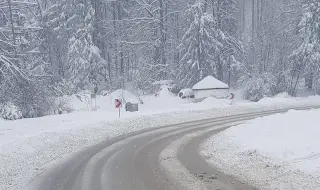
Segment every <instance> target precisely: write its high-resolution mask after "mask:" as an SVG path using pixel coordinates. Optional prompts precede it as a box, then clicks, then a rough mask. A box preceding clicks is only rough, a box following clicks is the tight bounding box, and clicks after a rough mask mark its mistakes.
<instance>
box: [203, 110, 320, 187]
mask: <svg viewBox="0 0 320 190" xmlns="http://www.w3.org/2000/svg"><path fill="white" fill-rule="evenodd" d="M319 123H320V110H319V109H318V110H309V111H296V110H290V111H289V112H287V113H285V114H276V115H272V116H267V117H262V118H257V119H254V120H251V121H247V122H246V123H244V124H241V125H239V126H235V127H232V128H230V129H227V130H225V131H223V132H221V133H220V134H218V135H216V136H214V137H212V138H211V139H208V141H206V142H205V143H204V144H203V145H202V147H201V150H200V152H201V154H202V155H203V156H204V157H205V158H206V159H208V161H209V162H210V163H211V164H213V165H215V166H217V167H219V168H221V169H223V170H224V171H226V172H227V173H228V174H232V175H236V176H238V177H239V178H240V179H241V180H243V181H247V182H250V183H253V184H255V185H256V186H257V187H259V188H262V189H282V190H295V189H297V190H298V189H299V190H301V189H304V190H315V189H320V146H319V145H320V138H319V134H320V125H319Z"/></svg>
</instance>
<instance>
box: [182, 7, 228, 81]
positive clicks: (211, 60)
mask: <svg viewBox="0 0 320 190" xmlns="http://www.w3.org/2000/svg"><path fill="white" fill-rule="evenodd" d="M187 13H188V15H189V18H190V25H189V28H188V30H187V31H186V33H185V34H184V36H183V38H182V43H181V44H180V46H179V48H180V49H181V54H182V56H181V60H180V62H179V65H178V68H177V70H178V74H177V80H178V81H179V82H180V83H181V85H184V86H190V85H193V84H195V83H196V82H198V81H199V80H201V79H202V78H204V77H206V76H208V75H214V76H216V75H217V54H218V52H219V51H220V50H221V49H222V48H223V44H222V43H220V42H219V41H218V40H219V37H223V34H221V33H220V31H219V30H217V29H216V28H215V26H216V22H215V20H214V18H213V16H212V14H208V13H207V12H206V11H205V4H204V2H202V1H199V2H197V3H196V4H194V5H192V6H191V7H190V8H189V10H188V12H187Z"/></svg>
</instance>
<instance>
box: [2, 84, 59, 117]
mask: <svg viewBox="0 0 320 190" xmlns="http://www.w3.org/2000/svg"><path fill="white" fill-rule="evenodd" d="M47 84H48V81H43V80H38V81H36V80H25V79H12V81H11V82H10V83H7V84H6V85H4V86H3V89H1V90H2V91H1V93H0V102H2V105H10V104H12V105H14V106H15V107H16V108H17V110H19V112H20V113H21V116H22V118H32V117H41V116H45V115H48V114H51V113H52V112H53V110H52V108H53V105H54V101H53V100H54V99H53V98H52V94H51V90H50V89H49V88H48V85H47ZM11 107H12V106H11ZM19 118H21V117H20V115H19V117H17V119H19ZM13 119H14V118H13Z"/></svg>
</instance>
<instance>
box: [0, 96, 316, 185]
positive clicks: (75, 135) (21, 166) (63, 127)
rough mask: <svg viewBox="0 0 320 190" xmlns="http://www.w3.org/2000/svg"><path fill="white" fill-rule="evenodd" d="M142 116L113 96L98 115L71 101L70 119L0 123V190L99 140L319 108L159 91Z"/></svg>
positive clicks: (100, 104) (100, 103) (300, 101)
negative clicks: (120, 106) (194, 98)
mask: <svg viewBox="0 0 320 190" xmlns="http://www.w3.org/2000/svg"><path fill="white" fill-rule="evenodd" d="M143 101H144V104H143V105H140V111H139V112H134V113H129V112H124V111H123V110H122V117H121V118H118V110H116V109H115V108H114V103H113V101H112V97H110V96H105V97H102V96H101V97H100V96H99V97H97V111H94V112H90V111H88V110H90V109H89V107H90V106H89V101H88V100H82V102H81V101H79V100H78V99H76V98H74V97H71V98H69V100H68V102H69V104H70V106H72V108H73V109H74V110H75V111H74V112H72V113H70V114H64V115H54V116H47V117H42V118H35V119H23V120H16V121H4V120H0V189H6V190H12V189H20V188H21V187H23V186H24V185H26V184H27V183H28V182H29V181H30V180H31V179H32V178H34V177H35V176H36V175H38V174H39V173H41V172H42V171H43V170H44V169H45V168H46V167H48V166H50V164H52V163H53V162H54V161H57V160H60V159H63V158H65V157H67V156H69V155H70V154H72V153H74V152H76V151H79V150H81V149H84V148H86V147H87V146H90V145H94V144H97V143H99V142H101V141H103V140H106V139H109V138H112V137H115V136H118V135H121V134H125V133H130V132H134V131H139V130H143V129H147V128H155V127H160V126H164V125H169V124H175V123H181V122H187V121H192V120H200V119H205V118H212V117H218V116H225V115H232V114H237V113H246V112H255V111H263V110H270V109H281V108H288V107H292V106H305V105H306V106H308V105H320V97H316V96H315V97H309V98H296V99H294V98H289V97H286V96H283V95H281V96H278V97H275V98H272V99H264V100H262V101H260V102H258V103H249V102H245V101H240V100H238V101H236V102H235V105H233V106H232V105H230V104H229V103H230V102H229V100H217V99H214V98H209V99H207V100H204V101H203V102H200V103H197V104H196V103H190V102H188V101H185V100H181V99H178V98H177V97H174V96H171V95H170V94H168V93H166V92H163V93H162V94H161V93H160V95H159V96H158V97H152V96H149V97H143Z"/></svg>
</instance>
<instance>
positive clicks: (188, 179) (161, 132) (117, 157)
mask: <svg viewBox="0 0 320 190" xmlns="http://www.w3.org/2000/svg"><path fill="white" fill-rule="evenodd" d="M285 111H287V110H277V111H268V112H260V113H250V114H239V115H234V116H228V117H220V118H215V119H208V120H202V121H194V122H189V123H183V124H178V125H172V126H166V127H161V128H156V129H152V130H144V131H140V132H136V133H131V134H128V135H123V136H119V137H117V138H114V139H112V140H108V141H105V142H102V143H100V144H98V145H95V146H92V147H90V148H88V149H86V150H84V151H82V152H79V153H77V154H76V155H74V156H72V157H70V158H69V159H67V160H66V161H64V163H62V164H59V165H56V166H55V167H52V168H50V169H48V170H47V171H46V172H44V173H43V174H41V175H39V176H38V177H37V178H36V179H35V180H34V181H33V182H32V183H31V184H29V186H28V189H32V190H71V189H74V190H163V189H183V190H187V189H190V190H194V189H213V190H216V189H220V190H222V189H226V190H229V189H230V190H231V189H235V190H241V189H243V190H250V189H254V188H253V187H250V186H249V185H247V184H243V183H241V182H239V181H237V179H234V178H233V177H231V176H227V175H225V174H223V173H222V172H220V171H218V170H216V169H215V168H212V166H210V165H209V164H207V163H206V162H205V160H203V158H202V157H201V156H200V155H199V153H198V146H199V145H200V144H201V143H202V142H203V141H204V140H205V139H207V138H209V137H210V136H212V135H214V134H216V133H218V132H220V131H221V130H224V129H226V128H228V127H230V126H234V125H237V124H239V123H241V122H243V121H245V120H249V119H253V118H256V117H259V116H265V115H270V114H274V113H279V112H285Z"/></svg>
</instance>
